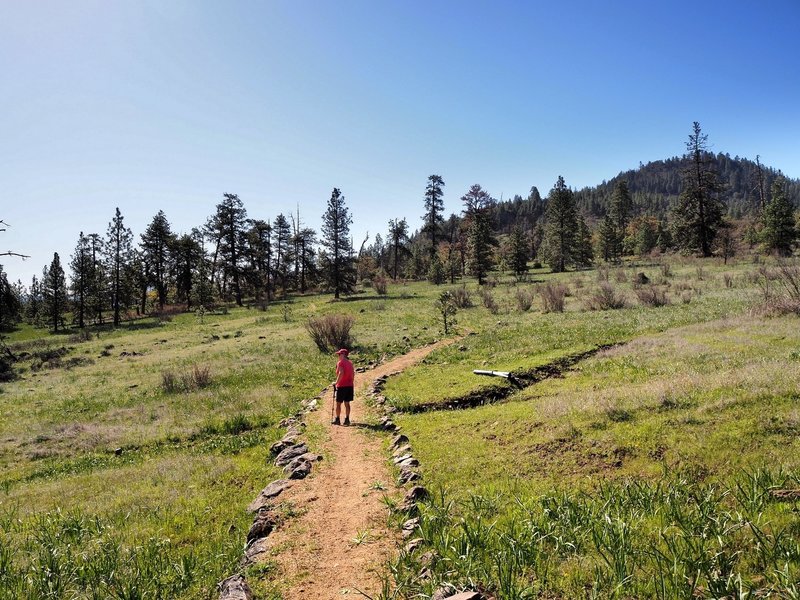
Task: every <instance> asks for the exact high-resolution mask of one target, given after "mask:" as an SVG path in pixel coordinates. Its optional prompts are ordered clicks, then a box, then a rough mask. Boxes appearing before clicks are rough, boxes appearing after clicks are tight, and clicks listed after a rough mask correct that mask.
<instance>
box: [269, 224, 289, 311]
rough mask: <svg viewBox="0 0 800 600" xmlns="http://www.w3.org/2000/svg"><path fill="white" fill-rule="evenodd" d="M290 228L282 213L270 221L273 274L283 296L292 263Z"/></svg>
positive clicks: (284, 295)
mask: <svg viewBox="0 0 800 600" xmlns="http://www.w3.org/2000/svg"><path fill="white" fill-rule="evenodd" d="M291 237H292V230H291V227H290V226H289V221H288V220H287V219H286V217H285V216H283V214H280V215H278V216H277V217H276V218H275V221H274V222H273V223H272V247H273V250H274V252H273V255H274V260H275V266H274V269H275V276H276V277H277V278H278V279H279V280H280V282H281V290H282V294H283V297H284V298H285V297H286V289H287V286H288V278H289V266H290V265H291V263H292V260H293V258H292V245H291Z"/></svg>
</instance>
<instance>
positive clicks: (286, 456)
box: [275, 443, 308, 467]
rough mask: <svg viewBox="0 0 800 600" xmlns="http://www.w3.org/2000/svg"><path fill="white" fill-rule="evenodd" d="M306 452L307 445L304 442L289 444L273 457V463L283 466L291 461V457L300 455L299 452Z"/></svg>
mask: <svg viewBox="0 0 800 600" xmlns="http://www.w3.org/2000/svg"><path fill="white" fill-rule="evenodd" d="M306 452H308V446H306V445H305V443H300V444H294V445H293V446H289V447H288V448H286V449H285V450H282V451H281V453H280V454H278V456H277V457H275V465H276V466H278V467H285V466H286V465H288V464H289V463H290V462H292V459H294V458H296V457H298V456H300V455H301V454H305V453H306Z"/></svg>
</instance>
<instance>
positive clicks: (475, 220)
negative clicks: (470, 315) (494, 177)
mask: <svg viewBox="0 0 800 600" xmlns="http://www.w3.org/2000/svg"><path fill="white" fill-rule="evenodd" d="M461 202H463V203H464V218H465V220H466V222H467V226H468V243H467V249H468V258H467V266H468V270H469V272H470V274H472V275H475V276H476V277H477V278H478V285H483V283H484V278H485V277H486V275H487V274H488V273H489V271H490V270H491V268H492V267H493V266H494V255H493V249H494V248H495V247H497V245H498V243H497V238H496V237H495V235H494V232H493V231H492V223H491V209H492V208H493V207H494V205H495V200H494V198H492V197H491V196H490V195H489V193H488V192H487V191H486V190H484V189H483V188H482V187H481V186H480V185H478V184H475V185H473V186H472V187H470V189H469V191H467V193H466V194H464V195H463V196H462V197H461Z"/></svg>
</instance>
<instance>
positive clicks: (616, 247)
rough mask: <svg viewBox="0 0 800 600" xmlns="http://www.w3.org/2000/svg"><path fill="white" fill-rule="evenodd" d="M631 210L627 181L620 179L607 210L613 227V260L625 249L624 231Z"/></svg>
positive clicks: (631, 204) (618, 257) (631, 202)
mask: <svg viewBox="0 0 800 600" xmlns="http://www.w3.org/2000/svg"><path fill="white" fill-rule="evenodd" d="M632 211H633V200H631V194H630V192H629V191H628V182H627V181H626V180H624V179H621V180H620V181H618V182H617V185H616V187H615V188H614V193H613V194H612V196H611V204H610V206H609V211H608V213H609V216H610V217H611V223H612V226H613V229H614V244H613V246H612V247H611V250H612V252H611V256H610V258H611V259H612V260H614V261H618V260H620V259H621V258H622V256H623V253H624V251H625V250H624V240H625V232H626V230H627V228H628V223H629V222H630V219H631V213H632Z"/></svg>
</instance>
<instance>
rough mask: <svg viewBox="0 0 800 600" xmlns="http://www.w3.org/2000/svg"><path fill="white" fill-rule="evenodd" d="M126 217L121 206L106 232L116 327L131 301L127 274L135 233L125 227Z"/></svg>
mask: <svg viewBox="0 0 800 600" xmlns="http://www.w3.org/2000/svg"><path fill="white" fill-rule="evenodd" d="M123 221H124V217H123V216H122V213H120V211H119V208H117V209H116V211H115V213H114V218H113V219H112V220H111V222H110V223H109V224H108V233H107V234H106V264H107V267H108V275H109V277H110V281H109V284H110V285H109V291H110V292H111V309H112V310H113V312H114V327H118V326H119V324H120V322H121V319H120V314H121V311H122V309H123V308H127V307H128V306H129V303H130V295H129V294H128V292H129V291H130V286H129V282H127V281H126V279H125V276H126V275H127V274H128V271H129V267H130V261H131V258H132V253H133V248H132V246H131V242H132V240H133V233H131V230H130V229H129V228H127V227H125V225H124V223H123Z"/></svg>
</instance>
